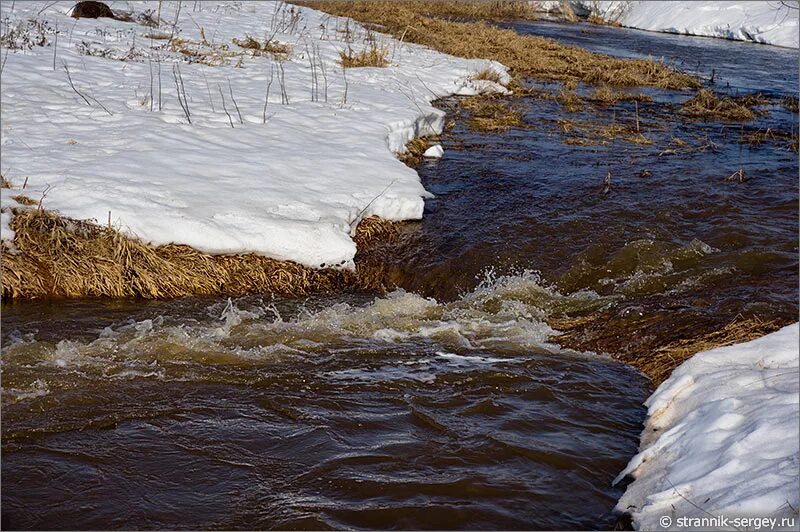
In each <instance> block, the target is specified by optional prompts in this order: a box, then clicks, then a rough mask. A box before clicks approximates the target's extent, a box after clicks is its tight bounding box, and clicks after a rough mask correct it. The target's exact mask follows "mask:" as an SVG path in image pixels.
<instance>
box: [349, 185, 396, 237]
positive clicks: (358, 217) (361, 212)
mask: <svg viewBox="0 0 800 532" xmlns="http://www.w3.org/2000/svg"><path fill="white" fill-rule="evenodd" d="M394 182H395V179H392V182H391V183H389V184H388V185H386V188H384V189H383V190H382V191H381V193H380V194H378V195H377V196H375V197H374V198H372V199H371V200H370V202H369V203H367V204H366V206H364V208H363V209H361V210H360V211H359V212H358V214H357V215H356V217H355V218H354V219H353V221H352V222H350V230H352V229H354V224H357V223H358V221H359V220H360V219H361V215H362V214H364V213H365V212H366V210H367V209H369V207H370V205H372V204H373V203H375V200H377V199H378V198H380V197H381V196H383V195H384V194H385V193H386V191H387V190H389V187H391V186H392V185H394Z"/></svg>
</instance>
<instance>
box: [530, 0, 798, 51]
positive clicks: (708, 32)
mask: <svg viewBox="0 0 800 532" xmlns="http://www.w3.org/2000/svg"><path fill="white" fill-rule="evenodd" d="M567 3H568V4H569V5H570V7H571V9H572V11H573V12H575V13H576V14H578V15H580V16H583V17H586V18H588V19H589V20H590V21H592V22H596V23H600V24H613V25H618V26H624V27H626V28H636V29H641V30H646V31H657V32H663V33H677V34H681V35H697V36H701V37H715V38H721V39H730V40H737V41H748V42H753V43H759V44H770V45H774V46H782V47H786V48H797V47H798V16H800V4H798V3H797V2H796V1H789V2H736V1H709V2H673V1H666V2H665V1H647V2H642V1H630V0H626V1H617V0H615V1H601V2H593V1H585V0H570V1H568V2H567ZM543 4H544V5H543V6H542V7H544V8H550V9H559V8H560V5H561V4H562V3H561V2H544V3H543ZM556 4H559V5H556Z"/></svg>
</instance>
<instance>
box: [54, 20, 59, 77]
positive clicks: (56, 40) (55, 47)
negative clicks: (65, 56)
mask: <svg viewBox="0 0 800 532" xmlns="http://www.w3.org/2000/svg"><path fill="white" fill-rule="evenodd" d="M57 53H58V23H56V37H55V42H54V43H53V72H55V71H56V54H57Z"/></svg>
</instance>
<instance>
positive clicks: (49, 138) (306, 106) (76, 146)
mask: <svg viewBox="0 0 800 532" xmlns="http://www.w3.org/2000/svg"><path fill="white" fill-rule="evenodd" d="M72 5H73V3H72V2H57V3H52V2H51V3H47V4H37V3H22V4H19V5H15V6H13V9H11V8H9V10H8V21H7V24H6V26H5V29H4V34H3V44H4V47H5V48H6V51H7V54H5V55H4V58H3V85H2V91H3V92H2V96H3V163H4V166H3V169H2V172H3V179H4V186H7V188H3V190H2V206H0V208H1V209H2V214H3V216H2V221H3V227H2V239H3V245H4V247H5V248H6V251H7V252H8V253H9V254H10V255H11V254H13V253H14V248H15V244H14V238H15V232H14V230H13V229H12V227H14V222H13V221H12V218H13V215H14V213H15V212H17V211H20V212H21V211H25V210H26V208H28V207H31V206H34V205H35V206H36V209H37V210H47V211H50V212H53V213H58V215H59V216H61V217H63V218H64V219H65V220H76V221H87V220H94V221H95V224H98V225H99V226H103V227H104V228H113V229H115V230H116V231H117V232H119V233H120V235H121V236H123V237H125V238H127V239H135V240H136V241H138V242H140V243H141V244H142V245H145V246H149V247H151V248H153V249H156V248H164V247H165V246H186V247H188V248H191V250H192V252H191V253H190V255H194V256H199V255H208V256H228V257H234V256H238V255H248V254H251V255H257V256H261V257H267V258H269V259H273V260H275V261H283V262H286V261H290V262H293V263H296V264H298V265H301V266H305V267H308V268H320V269H324V268H330V267H334V268H344V269H353V268H354V267H355V263H354V257H355V254H356V244H355V242H354V240H353V237H354V235H355V232H356V227H357V226H358V225H359V223H360V222H361V220H363V219H365V218H368V217H372V216H374V217H378V218H381V219H382V220H385V221H401V220H409V219H418V218H419V217H420V216H421V215H422V209H423V205H424V198H426V197H428V196H429V195H428V193H427V192H426V191H425V190H424V189H423V187H422V186H421V185H420V182H419V177H418V176H417V174H416V172H415V171H414V170H413V169H411V168H409V167H407V166H406V165H404V164H403V163H402V162H401V161H399V160H398V158H397V155H398V154H402V153H403V152H404V151H405V145H406V143H408V142H409V141H410V140H411V139H413V138H415V137H419V136H423V135H436V134H438V133H439V132H441V129H442V127H443V125H444V113H443V112H442V111H439V110H437V109H435V108H434V107H433V106H432V105H431V103H430V102H431V101H433V100H435V99H437V98H440V97H443V96H448V95H452V94H466V95H473V94H478V93H482V92H492V91H499V92H504V91H505V90H506V89H505V88H504V87H503V84H505V83H508V81H509V78H508V75H507V74H506V71H505V68H504V67H502V66H501V65H499V64H498V63H495V62H492V61H487V60H482V59H473V60H468V59H459V58H455V57H451V56H446V55H443V54H440V53H438V52H435V51H433V50H430V49H427V48H424V47H420V46H416V45H413V44H408V43H401V42H399V41H397V40H393V39H391V38H390V37H387V36H384V35H381V34H377V33H374V32H372V31H370V30H368V29H365V28H363V27H361V26H358V25H356V24H353V23H352V22H350V21H348V20H343V19H337V20H334V19H332V18H330V17H328V16H326V15H324V14H323V13H319V12H316V11H313V10H309V9H300V8H298V7H296V6H291V5H288V4H283V3H257V2H252V3H245V4H226V5H223V6H221V7H219V6H210V5H208V4H200V3H198V4H195V6H194V7H193V10H192V11H188V10H183V12H181V8H180V7H179V4H175V5H173V4H169V5H168V4H164V5H163V6H162V10H161V11H160V12H158V13H156V12H154V11H153V10H152V9H150V8H151V5H150V4H149V3H147V2H139V3H131V4H130V7H129V9H132V10H133V11H132V12H131V13H124V17H122V16H120V17H119V18H124V19H125V20H115V19H111V18H99V19H87V18H81V19H77V20H75V19H72V18H71V17H70V16H69V12H70V9H71V8H72ZM265 28H267V30H268V31H267V35H263V34H264V29H265ZM372 56H375V57H381V58H383V61H382V62H381V64H378V65H375V64H374V61H372V62H370V61H365V59H366V58H369V57H372ZM345 59H346V60H345ZM345 65H347V67H345ZM482 72H490V73H492V75H491V76H490V77H491V78H492V80H488V79H477V78H478V77H479V74H480V73H482ZM121 131H124V135H121V134H120V132H121ZM62 225H65V226H66V227H69V224H68V223H66V222H65V223H64V224H62ZM16 247H20V246H16ZM54 251H55V250H54ZM68 251H69V250H68V249H67V250H64V249H62V250H61V253H62V254H64V253H66V252H68ZM184 255H186V254H184ZM184 259H185V257H184ZM184 259H182V261H184V262H186V261H185V260H184ZM65 260H80V257H72V258H71V259H67V258H66V255H65ZM220 260H222V259H220ZM9 262H10V266H9V268H12V270H13V268H16V267H17V266H16V265H17V264H18V262H19V261H15V260H10V261H9ZM205 262H207V260H206V259H203V260H200V259H198V262H197V264H196V266H197V267H198V270H203V269H204V268H207V266H204V263H205ZM87 267H88V266H87ZM185 267H189V265H188V263H186V266H185ZM295 270H297V269H296V268H295ZM36 271H37V270H36V269H31V270H30V271H28V272H27V273H26V274H25V275H23V274H21V273H19V274H15V273H14V272H13V271H10V275H11V276H12V277H14V278H16V279H20V280H27V281H24V282H30V283H32V284H37V283H38V284H47V282H46V280H39V281H36V280H33V279H31V278H30V275H32V274H34V273H35V272H36ZM211 271H213V269H212V270H208V271H207V272H208V273H210V272H211ZM297 271H299V270H297ZM20 282H23V281H20ZM208 284H211V285H217V286H223V285H226V284H228V283H226V282H225V281H224V280H222V279H220V280H216V281H211V282H210V283H208ZM245 284H246V283H245ZM278 284H280V283H278ZM268 285H269V283H267V284H265V285H264V286H268ZM258 286H262V285H260V284H259V285H258ZM207 290H208V288H207V287H206V286H204V287H203V288H201V289H200V290H199V293H205V292H206V291H207ZM49 291H50V292H58V290H49ZM41 292H42V290H41V289H40V288H36V287H34V286H32V287H30V289H26V288H24V287H22V288H20V287H17V288H15V289H14V290H5V289H4V294H9V293H13V294H34V293H41ZM61 292H63V293H70V290H61ZM99 292H100V293H102V294H106V295H115V294H120V293H124V294H132V293H136V294H147V293H149V292H151V291H150V290H140V289H136V288H131V289H129V290H122V291H119V290H100V291H99ZM183 292H184V290H182V289H181V290H176V291H173V290H166V291H165V292H161V291H158V290H156V291H153V292H152V293H153V294H161V293H165V294H171V293H174V294H177V293H183Z"/></svg>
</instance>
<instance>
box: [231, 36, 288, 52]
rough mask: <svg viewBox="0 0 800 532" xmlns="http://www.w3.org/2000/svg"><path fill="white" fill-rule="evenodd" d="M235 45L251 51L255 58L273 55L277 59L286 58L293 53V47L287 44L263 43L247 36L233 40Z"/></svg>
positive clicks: (269, 41) (270, 41)
mask: <svg viewBox="0 0 800 532" xmlns="http://www.w3.org/2000/svg"><path fill="white" fill-rule="evenodd" d="M233 44H235V45H236V46H238V47H239V48H244V49H246V50H250V51H251V52H252V53H253V55H254V56H259V55H263V54H271V55H273V56H276V57H280V56H286V55H288V54H289V53H290V52H291V51H292V46H291V45H290V44H287V43H282V42H277V41H272V40H268V41H265V42H263V43H262V42H261V41H259V40H258V39H256V38H254V37H251V36H250V35H245V37H244V39H237V38H234V39H233Z"/></svg>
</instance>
